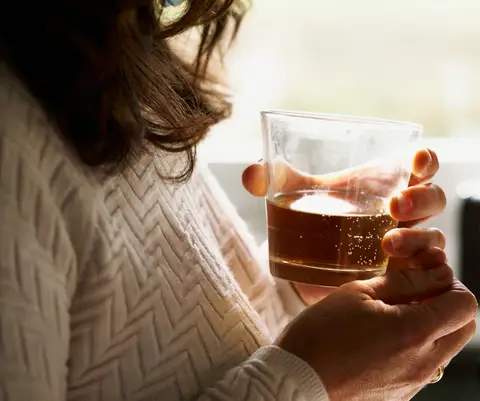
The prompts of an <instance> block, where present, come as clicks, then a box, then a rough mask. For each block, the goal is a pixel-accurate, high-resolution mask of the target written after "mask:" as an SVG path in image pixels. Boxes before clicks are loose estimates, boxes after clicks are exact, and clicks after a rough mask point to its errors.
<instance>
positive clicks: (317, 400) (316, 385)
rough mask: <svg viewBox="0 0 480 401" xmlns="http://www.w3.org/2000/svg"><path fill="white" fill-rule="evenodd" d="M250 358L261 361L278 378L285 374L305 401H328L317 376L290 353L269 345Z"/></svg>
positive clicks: (303, 362) (304, 363)
mask: <svg viewBox="0 0 480 401" xmlns="http://www.w3.org/2000/svg"><path fill="white" fill-rule="evenodd" d="M252 358H255V359H257V360H261V361H262V362H263V363H265V364H266V365H267V366H268V367H269V368H270V369H272V371H276V372H278V374H279V376H282V373H283V375H285V374H287V375H288V377H289V379H291V380H292V381H294V382H295V383H296V384H297V387H298V389H299V391H300V392H301V393H303V394H304V395H305V399H307V400H312V401H328V400H329V398H328V394H327V390H326V389H325V386H324V385H323V382H322V380H321V379H320V377H319V376H318V374H317V373H316V372H315V371H314V370H313V368H312V367H311V366H310V365H309V364H308V363H307V362H305V361H304V360H302V359H300V358H298V357H297V356H295V355H293V354H291V353H290V352H287V351H284V350H283V349H281V348H279V347H277V346H275V345H269V346H265V347H262V348H260V349H259V350H257V352H255V353H254V354H253V355H252Z"/></svg>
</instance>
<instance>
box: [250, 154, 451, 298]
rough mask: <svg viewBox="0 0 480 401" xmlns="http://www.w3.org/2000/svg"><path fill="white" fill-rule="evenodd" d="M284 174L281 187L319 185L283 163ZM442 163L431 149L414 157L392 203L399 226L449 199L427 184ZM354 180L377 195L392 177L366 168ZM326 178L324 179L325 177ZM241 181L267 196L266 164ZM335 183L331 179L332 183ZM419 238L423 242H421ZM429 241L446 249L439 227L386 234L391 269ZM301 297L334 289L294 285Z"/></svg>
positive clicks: (318, 295)
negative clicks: (405, 181)
mask: <svg viewBox="0 0 480 401" xmlns="http://www.w3.org/2000/svg"><path fill="white" fill-rule="evenodd" d="M280 168H282V169H283V173H282V174H277V175H276V176H277V177H279V178H278V182H276V183H275V185H277V186H278V187H281V188H283V189H284V190H285V189H295V188H302V187H308V186H311V185H312V184H317V183H318V182H317V181H316V180H318V178H316V177H314V176H308V175H305V174H302V173H300V172H298V171H297V170H294V169H292V168H291V167H289V166H287V165H283V166H281V167H280ZM438 168H439V163H438V158H437V155H436V154H435V152H433V151H432V150H429V149H424V150H420V151H418V152H417V153H416V155H415V157H414V160H413V173H412V177H411V180H410V186H409V188H407V189H406V190H404V191H403V192H402V193H401V194H400V195H399V196H396V197H394V198H393V199H392V200H391V203H390V212H391V214H392V217H393V218H394V219H396V220H398V221H399V222H400V227H413V226H415V225H416V224H418V223H420V222H423V221H425V220H427V219H428V218H430V217H432V216H435V215H437V214H439V213H441V212H442V211H443V209H444V208H445V205H446V198H445V194H444V192H443V190H442V189H441V188H439V187H438V186H436V185H432V184H426V182H428V180H430V179H431V178H432V177H433V176H434V175H435V174H436V172H437V171H438ZM347 174H348V175H345V176H341V177H335V183H334V185H336V186H337V187H341V186H342V185H343V184H344V183H345V182H346V181H347V180H350V182H351V180H352V173H347ZM353 178H354V179H357V180H361V181H362V186H363V187H367V188H369V189H371V190H372V191H375V192H376V193H377V194H378V193H380V192H381V190H382V184H383V185H384V184H387V185H385V186H391V185H388V183H389V177H388V176H387V177H385V176H384V177H378V175H376V174H375V173H374V172H372V173H371V174H369V171H368V170H363V171H362V174H360V175H358V176H357V177H353ZM322 179H324V178H322ZM242 182H243V185H244V187H245V189H246V190H247V191H248V192H250V193H251V194H252V195H254V196H265V194H266V191H267V171H266V168H265V165H264V164H263V163H257V164H253V165H251V166H249V167H248V168H247V169H245V171H244V173H243V176H242ZM329 185H330V186H331V185H332V182H329ZM419 241H420V242H419ZM425 244H428V245H429V246H431V247H438V248H441V249H443V248H444V246H445V239H444V237H443V235H442V234H441V232H439V231H438V230H406V229H401V230H393V231H391V232H390V233H388V234H387V236H386V237H385V239H384V241H383V248H384V251H385V252H386V253H387V254H389V255H390V256H391V259H390V263H389V268H391V267H395V266H398V264H399V263H402V264H405V263H407V264H408V263H410V262H409V261H408V260H405V258H409V257H411V256H413V255H415V254H416V252H418V250H419V246H422V247H424V246H425ZM294 286H295V288H296V290H297V291H298V293H299V295H300V297H301V298H302V299H303V301H304V302H305V303H306V304H307V305H311V304H313V303H315V302H317V301H319V300H320V299H322V298H323V297H324V296H326V295H327V294H328V293H330V292H332V291H333V289H328V288H322V287H314V286H309V285H305V284H297V283H295V284H294Z"/></svg>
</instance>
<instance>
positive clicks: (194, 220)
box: [0, 66, 328, 401]
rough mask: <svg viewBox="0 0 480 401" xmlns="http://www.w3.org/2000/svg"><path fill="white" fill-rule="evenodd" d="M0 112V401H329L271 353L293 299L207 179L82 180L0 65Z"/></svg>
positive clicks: (140, 169)
mask: <svg viewBox="0 0 480 401" xmlns="http://www.w3.org/2000/svg"><path fill="white" fill-rule="evenodd" d="M0 114H1V118H0V400H2V401H3V400H8V401H17V400H18V401H30V400H38V401H63V400H72V401H87V400H88V401H117V400H128V401H130V400H132V401H133V400H136V401H137V400H138V401H147V400H148V401H153V400H162V401H175V400H202V401H210V400H223V401H230V400H246V401H254V400H285V401H297V400H298V401H300V400H321V401H324V400H328V397H327V394H326V392H325V390H324V387H323V385H322V383H321V380H320V379H319V378H318V377H317V375H316V374H315V372H313V370H312V369H311V368H310V367H309V365H307V364H306V363H305V362H303V361H301V360H300V359H298V358H296V357H295V356H293V355H291V354H288V353H287V352H285V351H283V350H281V349H279V348H277V347H274V346H271V345H270V344H271V340H272V339H273V338H274V337H275V336H276V335H277V334H278V333H279V331H281V330H282V328H283V327H284V326H285V325H286V323H287V322H288V321H289V320H290V319H291V317H292V315H293V314H295V313H297V312H298V310H299V306H298V305H299V300H298V298H296V294H295V292H294V291H293V290H292V289H291V288H290V286H289V285H288V284H285V283H283V284H282V285H281V287H279V286H278V285H277V284H276V283H275V282H274V281H273V280H272V278H271V276H270V275H269V274H268V271H267V270H266V269H265V266H263V267H262V263H261V260H260V259H261V258H260V257H259V255H258V248H257V247H256V245H255V243H254V241H253V239H252V238H251V236H250V235H249V234H248V230H247V228H246V226H245V224H244V223H243V222H242V221H241V219H240V218H239V217H238V215H237V213H236V211H235V209H234V207H233V206H232V204H231V203H230V202H229V200H228V199H227V197H226V196H225V194H224V193H223V192H222V190H221V188H220V187H219V186H218V184H217V182H216V181H215V179H214V178H213V176H212V175H211V173H210V172H209V170H208V169H207V168H206V167H205V166H202V165H201V164H200V165H198V167H197V169H196V171H195V173H194V175H193V177H192V179H191V180H190V181H189V182H188V183H187V184H184V185H173V184H169V183H166V182H165V181H163V180H162V179H161V178H160V176H161V175H162V174H165V173H170V172H174V171H176V170H178V169H180V168H181V163H182V160H179V158H178V156H174V155H171V154H166V153H162V152H160V151H158V150H152V152H151V154H146V155H144V156H143V157H142V158H141V159H139V160H135V161H134V162H133V163H131V165H130V167H129V168H127V169H126V170H125V171H123V172H122V173H121V174H118V175H115V176H113V177H103V176H102V175H101V174H100V173H98V172H97V173H94V172H93V171H92V170H91V169H88V168H86V167H85V166H83V165H82V163H81V162H80V161H79V160H78V159H77V157H76V155H75V154H74V152H72V151H71V149H70V148H69V147H68V146H67V145H66V144H65V143H64V142H63V141H62V139H61V137H60V136H59V135H58V134H57V133H56V131H55V129H54V127H53V126H52V125H51V124H49V122H48V120H47V118H46V116H45V114H44V113H43V112H42V109H41V108H40V107H39V106H38V104H37V103H36V102H35V100H34V99H33V98H32V97H31V96H30V95H29V93H28V92H27V91H26V90H25V89H24V87H23V86H22V85H21V84H20V83H19V81H17V80H16V79H15V78H14V77H13V76H12V74H11V73H10V72H8V70H7V69H6V68H5V66H2V67H1V75H0ZM293 305H296V307H295V308H293Z"/></svg>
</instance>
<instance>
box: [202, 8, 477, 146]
mask: <svg viewBox="0 0 480 401" xmlns="http://www.w3.org/2000/svg"><path fill="white" fill-rule="evenodd" d="M479 15H480V3H478V0H443V1H438V0H402V1H384V0H363V1H358V0H301V1H297V0H254V4H253V8H252V10H251V12H250V14H249V15H248V16H247V18H246V20H245V23H244V25H243V26H242V29H241V31H240V35H239V37H238V41H237V43H236V45H235V46H234V47H233V49H232V52H231V55H230V57H229V60H228V62H227V66H228V70H229V74H230V82H231V86H232V89H233V91H234V94H235V110H234V115H233V118H232V119H231V120H230V121H228V122H226V123H224V124H222V125H220V126H219V127H217V128H216V129H215V131H214V132H213V133H212V136H211V138H210V139H209V141H210V144H215V145H216V146H220V145H221V146H223V145H225V144H227V143H228V144H229V145H230V147H231V146H232V143H234V144H235V145H236V146H238V148H237V149H238V150H239V152H240V150H241V149H246V150H245V151H247V149H248V150H250V153H251V154H252V152H251V149H258V152H255V154H260V150H259V149H260V147H261V142H260V139H261V135H260V124H259V115H258V113H259V111H260V110H261V109H265V108H280V109H298V110H306V111H315V112H325V113H340V114H353V115H364V116H374V117H382V118H389V119H398V120H407V121H414V122H419V123H421V124H423V125H424V127H425V130H424V135H425V136H430V137H470V136H475V135H477V136H479V137H480V135H479V134H480V23H479V17H478V16H479ZM240 153H241V152H240Z"/></svg>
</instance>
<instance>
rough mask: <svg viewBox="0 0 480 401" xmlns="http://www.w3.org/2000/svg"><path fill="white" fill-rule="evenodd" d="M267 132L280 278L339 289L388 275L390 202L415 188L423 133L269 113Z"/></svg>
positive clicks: (395, 125) (370, 122) (271, 239)
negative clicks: (414, 174) (386, 243)
mask: <svg viewBox="0 0 480 401" xmlns="http://www.w3.org/2000/svg"><path fill="white" fill-rule="evenodd" d="M262 128H263V138H264V161H265V162H266V168H267V169H268V192H267V196H266V208H267V223H268V243H269V255H270V271H271V273H272V275H274V276H276V277H279V278H283V279H286V280H290V281H294V282H301V283H307V284H313V285H320V286H329V287H336V286H339V285H342V284H344V283H347V282H350V281H353V280H362V279H368V278H371V277H375V276H378V275H382V274H384V273H385V271H386V267H387V264H388V257H387V255H386V254H385V253H384V252H383V251H382V245H381V244H382V239H383V237H384V235H385V233H386V232H387V231H389V230H391V229H393V228H395V227H396V226H397V222H396V221H395V220H394V219H393V218H392V217H391V216H390V212H389V211H390V209H389V205H390V199H391V198H392V196H393V195H394V194H395V193H396V192H398V191H401V190H403V189H405V188H406V187H407V186H408V182H409V179H410V174H411V166H412V159H413V155H414V150H415V147H416V144H415V142H416V141H417V140H418V139H419V138H420V136H421V132H422V127H421V126H420V125H418V124H413V123H404V122H396V121H386V120H379V119H369V118H360V117H347V116H335V115H321V114H309V113H297V112H286V111H265V112H262Z"/></svg>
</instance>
